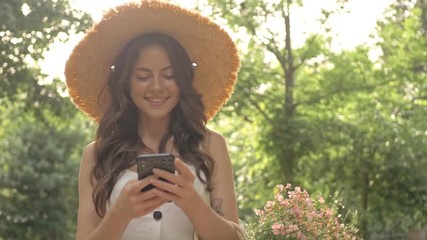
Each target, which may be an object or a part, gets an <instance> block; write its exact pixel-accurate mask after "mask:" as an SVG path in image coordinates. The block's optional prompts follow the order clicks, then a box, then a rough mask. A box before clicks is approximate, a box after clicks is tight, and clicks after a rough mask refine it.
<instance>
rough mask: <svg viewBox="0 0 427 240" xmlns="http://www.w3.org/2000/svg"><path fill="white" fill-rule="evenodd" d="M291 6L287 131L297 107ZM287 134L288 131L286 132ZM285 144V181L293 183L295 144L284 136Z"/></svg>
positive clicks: (287, 21) (287, 44) (287, 47)
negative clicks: (294, 90) (294, 91)
mask: <svg viewBox="0 0 427 240" xmlns="http://www.w3.org/2000/svg"><path fill="white" fill-rule="evenodd" d="M290 6H291V0H287V3H286V12H285V14H284V19H285V28H286V29H285V31H286V39H285V53H284V55H285V59H286V64H285V65H284V66H282V67H283V68H284V69H283V70H284V72H285V81H284V84H285V93H284V94H285V97H284V99H285V102H284V114H285V117H286V119H287V120H286V122H287V127H285V129H288V128H289V127H290V124H291V123H292V121H291V120H292V118H293V117H294V115H295V107H294V94H293V87H294V81H295V79H294V75H295V72H294V70H295V69H294V58H293V52H292V44H291V21H290ZM284 134H286V131H285V132H284ZM284 139H285V141H284V143H285V146H284V147H283V161H284V162H283V165H282V166H283V168H284V169H283V170H284V174H285V180H286V182H289V183H293V173H294V161H295V150H294V146H295V144H294V142H293V138H289V137H287V136H284Z"/></svg>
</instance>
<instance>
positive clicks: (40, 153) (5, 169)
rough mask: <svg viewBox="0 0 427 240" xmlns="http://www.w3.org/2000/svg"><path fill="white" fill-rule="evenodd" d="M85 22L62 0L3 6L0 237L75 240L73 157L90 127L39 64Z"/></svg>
mask: <svg viewBox="0 0 427 240" xmlns="http://www.w3.org/2000/svg"><path fill="white" fill-rule="evenodd" d="M90 23H91V19H90V18H89V16H88V15H86V14H83V13H81V12H77V11H75V10H72V9H71V8H70V6H69V3H68V1H66V0H59V1H53V0H42V1H38V0H37V1H36V0H3V1H1V2H0V42H1V44H0V62H1V65H0V115H1V116H2V118H1V120H0V139H1V141H0V151H1V152H2V155H1V156H0V168H1V171H0V239H74V232H75V221H76V209H77V185H76V183H77V171H78V165H79V161H78V160H79V158H80V152H81V148H82V144H83V143H86V142H88V136H90V135H91V132H92V130H91V128H92V124H91V123H89V122H87V120H84V118H83V116H82V115H81V114H79V113H78V112H77V110H76V108H75V107H74V106H73V105H72V104H71V102H70V101H69V99H68V98H64V97H63V94H64V92H65V84H64V82H62V81H60V80H58V79H53V80H52V79H47V76H45V75H43V74H41V71H40V69H39V68H38V65H37V63H38V61H40V60H42V58H43V53H44V52H45V51H46V50H48V49H49V46H50V44H52V43H53V42H54V41H65V40H67V39H68V35H69V34H72V33H78V32H80V31H82V30H84V29H86V28H87V27H88V26H89V25H90Z"/></svg>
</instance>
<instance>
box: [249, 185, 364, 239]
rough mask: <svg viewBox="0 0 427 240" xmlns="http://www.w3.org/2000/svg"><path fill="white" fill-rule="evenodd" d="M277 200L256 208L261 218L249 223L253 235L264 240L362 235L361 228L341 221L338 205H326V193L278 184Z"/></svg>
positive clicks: (355, 236) (257, 216)
mask: <svg viewBox="0 0 427 240" xmlns="http://www.w3.org/2000/svg"><path fill="white" fill-rule="evenodd" d="M276 189H277V193H276V195H275V197H274V200H273V201H268V202H267V203H266V205H265V206H264V208H263V209H255V214H256V218H257V221H256V222H255V223H253V224H251V225H250V226H249V232H248V235H249V238H251V239H256V240H262V239H268V240H274V239H292V240H304V239H307V240H311V239H316V240H317V239H319V240H320V239H330V240H341V239H343V240H347V239H350V240H353V239H358V237H357V235H356V233H357V229H356V228H355V227H353V226H352V225H351V224H347V225H346V224H344V223H341V222H340V217H339V216H340V215H338V213H337V212H336V208H330V207H328V206H327V205H326V203H325V200H324V199H323V197H321V196H319V197H318V198H317V199H313V198H311V197H310V195H309V193H308V192H307V191H306V190H301V188H300V187H295V189H294V190H293V191H292V190H291V185H290V184H287V185H286V187H285V186H283V185H277V186H276Z"/></svg>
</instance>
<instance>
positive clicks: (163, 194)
mask: <svg viewBox="0 0 427 240" xmlns="http://www.w3.org/2000/svg"><path fill="white" fill-rule="evenodd" d="M154 193H155V194H156V195H157V196H158V197H159V198H161V199H164V200H165V201H166V202H169V201H172V202H176V201H177V200H178V199H179V197H178V196H177V195H174V194H172V193H169V192H165V191H162V190H160V189H157V188H156V189H154Z"/></svg>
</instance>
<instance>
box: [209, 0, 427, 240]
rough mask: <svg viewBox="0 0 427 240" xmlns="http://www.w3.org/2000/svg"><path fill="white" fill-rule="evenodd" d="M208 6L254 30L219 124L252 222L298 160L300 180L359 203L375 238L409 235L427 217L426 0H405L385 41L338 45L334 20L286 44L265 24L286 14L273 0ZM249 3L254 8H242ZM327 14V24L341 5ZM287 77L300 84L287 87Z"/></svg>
mask: <svg viewBox="0 0 427 240" xmlns="http://www.w3.org/2000/svg"><path fill="white" fill-rule="evenodd" d="M281 2H285V1H281ZM210 3H211V4H212V5H214V9H216V11H214V13H215V14H218V15H221V17H224V18H225V19H227V20H228V23H229V25H230V26H232V29H234V30H236V31H239V33H240V34H248V35H250V37H247V38H249V39H251V40H249V41H245V42H244V43H245V44H246V45H245V46H247V48H248V49H245V50H242V52H241V54H242V57H241V59H242V66H243V67H242V69H241V72H240V74H239V82H238V85H237V86H236V90H235V94H234V95H233V97H232V99H231V101H230V103H229V104H228V105H227V107H226V108H225V109H224V110H223V111H222V113H221V115H220V116H219V117H218V118H217V119H220V120H217V121H218V122H217V125H215V127H217V128H219V130H220V131H221V132H224V133H225V134H226V135H227V139H229V142H230V145H231V146H232V147H231V153H232V157H233V158H235V159H234V160H233V161H234V162H233V163H234V165H235V167H236V175H237V178H236V183H237V191H238V198H239V206H240V208H241V213H243V214H244V216H243V218H244V219H246V220H247V221H251V220H250V219H252V218H253V213H251V210H252V209H253V208H254V206H257V205H258V207H255V208H259V207H260V206H262V204H263V202H266V200H267V199H270V198H271V196H272V194H273V189H272V186H273V185H275V184H278V183H284V182H285V179H286V178H285V177H286V174H287V173H289V172H290V171H289V170H288V171H287V169H288V168H293V171H294V175H293V176H294V178H293V181H294V182H295V183H296V184H298V185H301V186H303V187H304V188H307V189H308V190H309V191H311V192H313V193H314V194H317V193H322V195H324V196H325V197H326V198H327V199H331V198H336V197H338V198H340V199H342V201H343V203H344V204H345V205H346V207H347V208H349V209H353V210H355V211H357V212H358V226H359V228H360V229H361V231H362V234H363V235H364V238H366V239H384V238H396V239H401V238H405V237H406V232H407V231H408V230H409V229H411V228H417V227H421V226H425V225H426V224H427V218H426V217H425V216H427V212H426V211H427V199H426V188H425V182H426V181H427V179H426V175H425V174H423V173H425V172H426V171H427V152H426V150H425V144H426V142H427V134H426V129H427V123H426V121H425V120H424V118H425V116H426V113H427V112H426V111H427V108H426V105H427V102H426V99H427V97H426V96H427V94H426V84H425V83H426V82H427V75H426V73H427V71H426V69H427V64H426V63H427V54H426V50H425V49H427V46H426V45H427V42H426V38H425V35H424V34H425V30H424V28H423V26H424V25H423V22H422V19H423V17H422V16H423V14H424V10H423V8H421V7H420V6H421V5H420V4H419V3H418V2H416V1H406V2H405V1H397V4H396V5H394V6H393V7H392V8H391V9H390V11H389V12H388V13H387V15H386V16H388V17H387V18H386V19H385V21H384V22H380V23H379V24H378V29H377V32H378V33H377V34H378V39H380V40H379V41H378V45H377V46H359V47H357V48H356V49H354V50H351V51H342V52H331V51H330V50H329V49H328V48H329V47H328V46H329V44H330V42H329V41H330V40H331V38H330V37H329V36H327V33H328V32H327V29H325V33H321V32H319V33H315V34H313V35H310V37H308V38H307V41H306V42H305V44H304V46H302V47H301V48H298V49H297V48H292V51H288V50H287V49H286V47H285V46H283V44H284V43H285V36H283V35H280V34H274V32H273V31H270V32H269V31H268V26H267V28H266V26H265V24H263V21H264V20H265V19H269V18H271V17H272V16H276V17H279V18H280V17H281V15H280V14H274V13H275V12H277V11H278V9H277V8H273V7H270V8H268V9H267V11H264V10H263V8H265V6H266V4H267V3H266V1H240V2H238V3H236V1H210ZM242 3H244V4H243V5H244V6H246V5H248V6H249V5H250V6H251V7H250V8H248V9H249V10H247V11H246V12H244V11H242V10H241V8H242ZM233 4H234V5H233ZM239 4H240V5H239ZM251 4H252V5H251ZM282 6H283V5H282ZM239 9H240V10H239ZM257 9H258V10H257ZM245 10H246V9H245ZM279 12H280V11H279ZM323 13H324V16H325V19H324V21H322V22H323V23H325V25H324V27H325V28H327V24H326V23H327V21H326V18H327V16H330V14H331V13H330V12H327V11H323ZM267 15H270V16H267ZM290 16H291V17H292V14H290ZM281 21H283V22H285V19H281ZM264 23H265V21H264ZM290 23H291V24H292V20H291V21H290ZM251 28H252V29H251ZM254 29H255V31H254ZM291 29H292V25H291ZM245 39H246V38H245ZM239 42H240V41H239ZM242 42H243V41H242ZM374 48H375V49H377V50H378V49H379V50H380V51H381V52H382V53H383V54H382V56H381V57H380V58H379V59H378V60H374V59H372V58H371V57H370V52H371V51H372V50H374ZM279 53H280V54H279ZM272 56H273V58H272ZM289 56H292V58H290V57H289ZM290 66H293V68H289V67H290ZM291 70H294V71H293V72H292V71H291ZM290 71H291V72H290ZM289 73H291V76H289V75H288V74H289ZM289 79H292V80H293V85H290V86H291V87H290V86H288V85H285V83H287V82H288V80H289ZM290 89H291V90H292V91H289V90H290ZM287 97H291V98H292V102H291V103H292V107H294V112H293V113H292V114H291V115H289V114H288V113H287V112H286V107H287V106H286V98H287ZM224 129H225V131H223V130H224ZM234 149H236V151H233V150H234ZM289 149H292V151H289ZM290 154H292V155H290ZM291 158H293V159H294V160H293V161H288V160H289V159H291ZM285 163H286V164H285ZM288 163H291V164H288ZM284 173H285V174H284ZM239 188H242V189H239ZM248 213H251V215H249V216H248V215H246V214H248Z"/></svg>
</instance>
